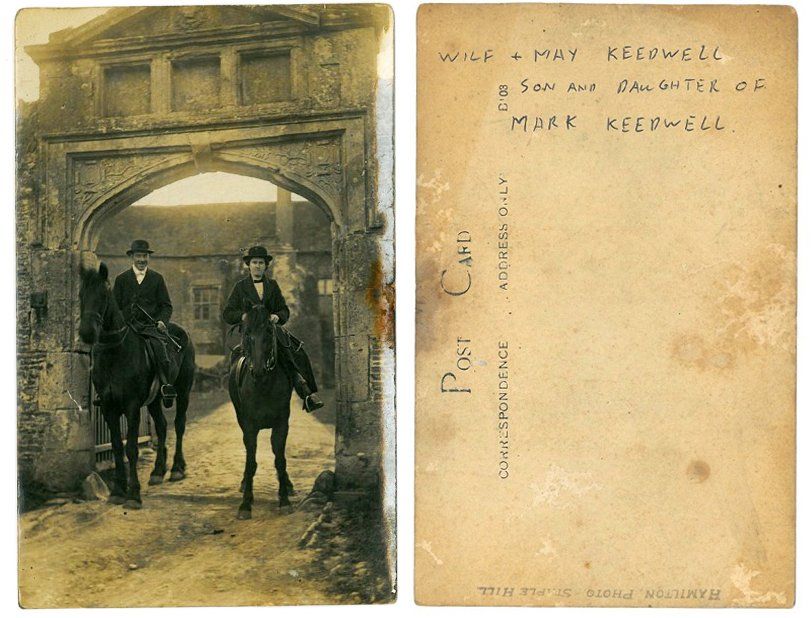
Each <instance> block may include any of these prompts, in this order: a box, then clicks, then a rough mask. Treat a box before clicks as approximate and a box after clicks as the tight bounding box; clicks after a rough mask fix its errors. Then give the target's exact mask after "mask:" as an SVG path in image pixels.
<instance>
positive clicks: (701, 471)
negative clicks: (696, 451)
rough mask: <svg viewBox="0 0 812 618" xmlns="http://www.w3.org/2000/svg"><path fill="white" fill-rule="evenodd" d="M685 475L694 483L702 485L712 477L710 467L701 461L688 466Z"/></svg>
mask: <svg viewBox="0 0 812 618" xmlns="http://www.w3.org/2000/svg"><path fill="white" fill-rule="evenodd" d="M685 474H687V475H688V480H689V481H691V482H692V483H702V482H704V481H706V480H707V479H708V477H709V476H710V466H709V465H708V464H707V463H705V462H704V461H702V460H701V459H695V460H694V461H692V462H691V463H690V464H688V469H687V470H686V471H685Z"/></svg>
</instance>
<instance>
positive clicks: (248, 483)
mask: <svg viewBox="0 0 812 618" xmlns="http://www.w3.org/2000/svg"><path fill="white" fill-rule="evenodd" d="M258 433H259V430H257V429H255V428H254V427H246V428H245V429H244V430H243V432H242V442H243V444H244V445H245V473H244V474H243V477H242V483H243V484H242V487H243V493H242V504H240V508H239V510H238V511H237V519H251V505H252V504H253V503H254V474H256V471H257V434H258Z"/></svg>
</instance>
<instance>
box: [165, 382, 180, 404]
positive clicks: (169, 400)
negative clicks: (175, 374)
mask: <svg viewBox="0 0 812 618" xmlns="http://www.w3.org/2000/svg"><path fill="white" fill-rule="evenodd" d="M177 396H178V393H177V391H175V387H174V386H172V385H171V384H162V385H161V403H162V404H163V406H164V408H171V407H172V404H173V403H174V402H175V398H176V397H177Z"/></svg>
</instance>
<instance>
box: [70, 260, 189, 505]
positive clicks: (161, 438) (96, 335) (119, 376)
mask: <svg viewBox="0 0 812 618" xmlns="http://www.w3.org/2000/svg"><path fill="white" fill-rule="evenodd" d="M107 274H108V273H107V266H105V265H104V264H102V265H101V266H100V267H99V270H98V271H96V270H95V269H87V268H82V287H81V290H80V292H79V299H80V307H81V319H80V322H79V336H80V337H81V339H82V341H84V342H85V343H89V344H92V345H93V347H92V350H91V358H92V366H91V370H90V378H91V380H92V381H93V386H94V387H95V389H96V393H97V394H98V396H99V398H100V399H101V409H102V414H103V415H104V420H105V422H106V423H107V426H108V427H109V428H110V435H111V441H112V445H113V456H114V457H115V463H116V473H115V485H114V487H113V490H112V492H111V495H110V502H113V503H114V504H122V503H123V504H124V506H126V507H129V508H141V484H140V483H139V482H138V471H137V468H136V466H137V464H138V426H139V424H140V419H141V407H142V406H144V405H146V406H147V408H148V409H149V413H150V416H152V420H153V421H154V422H155V430H156V433H157V434H158V451H157V457H156V459H155V468H154V469H153V471H152V473H151V474H150V477H149V484H150V485H155V484H158V483H162V482H163V478H164V475H165V474H166V418H165V417H164V413H163V410H162V409H161V398H160V396H159V395H158V393H157V378H156V376H157V374H156V369H155V366H154V364H153V362H152V361H151V359H150V358H149V356H148V355H147V343H146V341H144V338H143V337H142V336H141V335H139V334H137V333H136V332H135V331H133V329H132V328H130V327H129V326H128V325H127V323H126V322H125V321H124V316H123V315H122V314H121V311H120V310H119V308H118V305H117V304H116V301H115V298H114V297H113V292H112V290H111V289H110V283H109V281H108V278H107ZM169 328H170V333H171V334H172V335H173V337H175V339H176V340H179V341H182V342H183V349H182V351H181V353H180V355H181V358H180V371H179V373H178V377H177V379H176V380H175V383H174V384H175V389H176V391H177V400H176V410H175V435H176V442H175V459H174V461H173V463H172V473H171V475H170V477H169V480H170V481H179V480H181V479H183V478H184V477H185V476H186V461H185V460H184V458H183V432H184V430H185V428H186V409H187V407H188V406H189V392H190V391H191V390H192V382H193V381H194V370H195V351H194V347H193V345H192V342H191V340H190V339H189V337H188V336H187V335H186V332H185V331H184V330H183V329H182V328H180V326H177V325H176V324H170V325H169ZM122 414H124V415H126V417H127V459H128V460H129V464H130V478H129V483H128V482H127V472H126V470H125V468H124V444H123V443H122V439H121V428H120V418H121V415H122Z"/></svg>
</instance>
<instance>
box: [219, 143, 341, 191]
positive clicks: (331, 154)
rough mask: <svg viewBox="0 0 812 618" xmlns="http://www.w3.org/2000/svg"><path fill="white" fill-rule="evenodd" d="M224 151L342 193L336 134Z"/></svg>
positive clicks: (339, 157) (323, 188)
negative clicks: (314, 138) (334, 135)
mask: <svg viewBox="0 0 812 618" xmlns="http://www.w3.org/2000/svg"><path fill="white" fill-rule="evenodd" d="M221 152H222V153H223V154H233V155H237V156H240V157H246V158H249V159H254V160H256V161H259V162H262V163H263V164H265V165H266V166H268V167H270V168H271V169H272V170H274V171H276V172H277V173H279V174H281V175H283V176H289V177H291V178H294V179H295V178H302V179H306V180H309V181H310V182H311V183H313V184H315V185H316V186H318V187H319V188H321V189H322V190H324V191H325V192H326V193H327V194H329V195H331V196H335V197H337V196H339V195H341V190H342V186H343V177H342V162H341V148H340V141H339V139H338V138H337V137H330V138H321V139H317V140H297V141H293V142H286V143H274V142H270V143H267V144H251V145H247V146H239V147H233V148H226V149H224V150H222V151H221Z"/></svg>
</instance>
